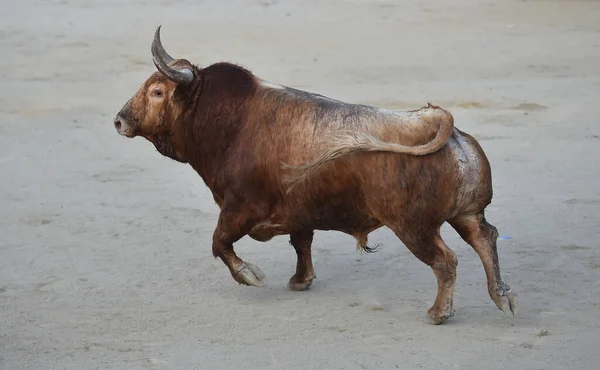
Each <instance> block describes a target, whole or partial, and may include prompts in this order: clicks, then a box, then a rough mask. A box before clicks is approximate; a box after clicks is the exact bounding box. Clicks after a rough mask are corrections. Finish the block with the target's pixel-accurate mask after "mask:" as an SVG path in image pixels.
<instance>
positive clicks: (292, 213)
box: [118, 60, 513, 324]
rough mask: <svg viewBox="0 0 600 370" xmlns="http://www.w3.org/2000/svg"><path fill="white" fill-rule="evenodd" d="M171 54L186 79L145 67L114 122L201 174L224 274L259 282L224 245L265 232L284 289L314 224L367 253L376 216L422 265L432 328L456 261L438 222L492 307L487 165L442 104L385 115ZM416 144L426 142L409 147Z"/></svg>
mask: <svg viewBox="0 0 600 370" xmlns="http://www.w3.org/2000/svg"><path fill="white" fill-rule="evenodd" d="M176 63H177V64H179V65H180V66H185V67H187V68H190V69H192V70H193V72H194V76H195V79H194V81H193V82H192V83H191V84H189V85H177V84H175V83H173V82H171V81H169V80H168V79H167V78H166V77H165V76H163V75H161V74H160V73H159V72H155V73H154V74H153V75H152V76H151V77H150V78H149V79H148V80H147V81H146V82H145V83H144V85H143V86H142V87H141V88H140V90H139V91H138V93H137V94H136V95H135V96H134V97H133V98H132V99H131V100H130V101H129V102H128V103H127V104H126V105H125V106H124V107H123V109H122V110H121V112H120V113H119V116H118V120H120V121H119V123H123V124H124V125H126V126H127V129H129V128H131V134H130V135H127V136H131V137H132V136H137V135H139V136H143V137H145V138H146V139H148V140H149V141H151V142H152V143H153V144H154V145H155V146H156V148H157V150H158V151H159V152H160V153H161V154H163V155H165V156H167V157H170V158H172V159H175V160H177V161H179V162H183V163H189V164H190V166H191V167H192V168H193V169H194V170H195V171H196V172H197V173H198V174H199V175H200V176H201V177H202V179H203V180H204V182H205V183H206V185H207V186H208V187H209V188H210V190H211V192H212V194H213V196H214V199H215V201H216V203H217V204H218V205H219V207H220V208H221V214H220V216H219V220H218V225H217V228H216V230H215V233H214V236H213V254H214V256H215V257H220V258H221V259H222V260H223V262H224V263H225V264H226V265H227V266H228V267H229V269H230V271H231V274H232V276H233V277H234V279H235V280H236V281H238V282H240V283H243V284H255V282H256V281H257V280H256V279H258V280H261V279H260V278H259V275H260V274H259V273H256V271H257V270H258V271H259V269H257V268H256V266H253V265H250V264H247V263H246V262H244V261H242V260H241V259H240V258H239V257H238V256H237V255H236V254H235V252H234V250H233V244H234V243H235V242H236V241H237V240H239V239H240V238H242V237H243V236H245V235H249V236H250V237H252V238H254V239H255V240H257V241H267V240H270V239H271V238H272V237H274V236H276V235H284V234H285V235H287V234H289V235H290V238H291V244H292V245H293V246H294V248H295V250H296V252H297V255H298V263H297V268H296V273H295V274H294V275H293V276H292V278H291V279H290V284H289V286H290V288H291V289H294V290H303V289H306V288H307V287H308V286H310V284H311V283H312V280H313V279H314V278H315V274H314V270H313V266H312V259H311V251H310V247H311V242H312V235H313V231H314V230H338V231H341V232H344V233H347V234H350V235H353V236H354V237H355V238H356V239H357V245H358V246H359V247H360V248H362V249H363V250H365V251H372V249H371V248H369V247H368V246H367V235H368V234H369V233H370V232H372V231H374V230H376V229H378V228H380V227H382V226H387V227H389V228H390V229H391V230H392V231H394V232H395V233H396V235H397V236H398V237H399V238H400V239H401V240H402V242H403V243H404V244H405V245H406V246H407V247H408V248H409V249H410V250H411V252H412V253H414V254H415V256H417V257H418V258H419V259H420V260H421V261H423V262H424V263H426V264H427V265H429V266H431V267H432V268H433V270H434V273H435V275H436V277H437V279H438V296H437V299H436V302H435V304H434V305H433V307H432V308H431V309H430V310H429V317H430V320H431V322H433V323H436V324H437V323H440V322H443V321H444V320H445V319H447V318H448V317H450V316H452V295H453V289H454V281H455V278H456V265H457V260H456V256H455V254H454V253H453V252H452V251H451V250H450V249H449V248H448V247H447V246H446V245H445V243H444V242H443V240H442V239H441V237H440V233H439V229H440V226H441V225H442V224H443V223H444V222H447V221H448V222H450V223H451V224H452V225H453V226H454V227H456V228H457V230H459V232H460V233H461V235H462V236H463V238H464V239H465V240H467V241H468V242H469V243H470V244H471V245H473V246H474V248H475V249H476V250H477V251H478V253H479V254H480V256H482V261H483V263H484V266H485V267H486V273H488V286H489V291H490V295H491V297H492V298H493V299H494V301H495V302H496V303H497V304H498V307H500V308H501V309H503V307H501V304H502V303H503V302H502V301H501V299H500V298H499V297H501V296H509V295H510V294H513V293H512V292H510V289H509V288H508V286H506V285H505V284H504V283H503V282H502V280H501V278H500V273H499V266H498V258H497V253H496V248H495V238H496V236H497V233H496V234H494V233H492V232H489V230H490V227H492V226H491V225H489V224H487V223H486V222H485V220H484V218H483V212H484V208H485V207H486V206H487V205H488V204H489V203H490V201H491V198H492V183H491V170H490V166H489V163H488V161H487V159H486V157H485V155H484V153H483V151H482V150H481V147H480V146H479V145H478V144H477V142H476V141H475V139H473V138H472V137H471V136H469V135H467V134H465V133H463V132H462V131H460V130H458V129H456V128H453V120H452V116H451V115H450V114H449V113H448V112H447V111H445V110H443V109H441V108H439V107H435V106H432V105H428V106H427V107H424V108H421V109H420V110H416V111H411V112H386V111H382V110H379V109H377V108H374V107H368V106H362V105H352V104H346V103H343V102H339V101H336V100H333V99H328V98H325V97H322V96H320V95H316V94H311V93H307V92H303V91H299V90H295V89H291V88H286V87H283V88H281V89H278V88H272V87H268V86H266V85H264V84H262V83H261V81H260V80H259V79H258V78H257V77H255V76H254V75H253V74H252V73H250V72H249V71H247V70H246V69H244V68H241V67H239V66H235V65H232V64H228V63H217V64H214V65H211V66H209V67H206V68H204V69H201V68H198V67H195V66H192V65H191V64H190V63H189V62H188V61H185V60H178V61H177V62H176ZM156 86H159V87H161V88H162V89H163V90H165V91H164V92H165V94H164V95H163V97H164V98H163V99H162V100H161V99H155V98H154V97H153V96H152V95H151V94H152V91H151V90H152V89H153V88H155V87H156ZM123 130H125V129H123ZM432 142H434V143H435V145H434V144H428V143H432ZM460 143H462V144H460ZM450 144H452V145H450ZM377 145H380V146H377ZM427 145H429V146H428V147H427V150H428V151H427V152H424V151H421V152H414V153H412V154H410V153H411V149H410V148H411V147H412V148H423V147H425V146H427ZM461 145H462V146H461ZM394 148H396V149H397V148H401V149H398V150H396V152H394ZM406 148H409V149H406ZM457 148H458V149H457ZM402 150H403V152H401V153H398V151H402ZM332 153H333V154H332ZM469 153H474V154H473V155H474V156H473V155H471V157H469ZM467 162H468V163H467ZM282 163H285V164H288V165H289V166H288V167H287V168H286V169H285V170H284V169H282V168H281V164H282ZM461 163H462V164H461ZM464 163H467V164H464ZM465 168H466V170H465ZM290 179H291V181H292V183H293V185H294V186H293V187H291V188H290V186H289V183H288V182H287V181H289V180H290ZM486 225H487V226H486ZM249 273H250V275H248V274H249ZM248 276H250V277H248ZM255 278H256V279H255ZM255 285H256V284H255ZM499 302H500V303H499ZM511 303H512V300H511ZM510 308H511V310H512V306H511V307H510Z"/></svg>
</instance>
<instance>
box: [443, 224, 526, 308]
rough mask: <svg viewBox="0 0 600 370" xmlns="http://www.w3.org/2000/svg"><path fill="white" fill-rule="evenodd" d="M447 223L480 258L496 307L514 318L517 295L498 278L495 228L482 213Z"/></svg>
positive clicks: (498, 266) (496, 232)
mask: <svg viewBox="0 0 600 370" xmlns="http://www.w3.org/2000/svg"><path fill="white" fill-rule="evenodd" d="M449 223H450V225H452V227H453V228H454V229H455V230H456V231H457V232H458V234H459V235H460V236H461V237H462V238H463V239H464V240H465V241H466V242H467V243H469V244H470V245H471V247H473V249H475V251H476V252H477V254H478V255H479V258H481V262H483V268H484V269H485V274H486V276H487V284H488V291H489V293H490V297H491V298H492V300H493V301H494V302H495V303H496V306H498V308H499V309H500V310H502V311H503V312H504V313H505V314H506V315H507V316H509V317H514V316H515V315H516V314H517V295H516V294H515V293H514V292H512V291H511V290H510V287H509V286H508V285H506V284H505V283H504V282H503V281H502V277H501V276H500V264H499V263H498V251H497V247H496V240H497V239H498V230H497V229H496V227H494V226H493V225H491V224H489V223H488V222H487V221H486V219H485V216H484V214H483V212H481V213H478V214H476V215H469V216H460V217H457V218H455V219H453V220H451V221H449Z"/></svg>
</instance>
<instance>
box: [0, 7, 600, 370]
mask: <svg viewBox="0 0 600 370" xmlns="http://www.w3.org/2000/svg"><path fill="white" fill-rule="evenodd" d="M224 3H227V4H228V5H224ZM450 3H452V4H450ZM599 19H600V2H596V1H512V0H508V1H473V0H460V1H453V2H446V1H403V2H394V1H383V0H378V1H335V2H334V1H303V2H299V1H291V0H287V1H283V0H282V1H277V0H273V1H267V0H262V1H259V0H255V1H250V0H248V1H228V2H222V3H221V2H220V1H191V0H181V1H176V0H170V1H167V0H163V1H148V0H133V1H128V2H126V1H115V0H103V1H99V0H88V1H83V0H79V1H74V0H73V1H71V0H69V1H42V0H38V1H32V0H19V1H11V2H8V1H5V2H2V5H0V25H1V27H0V43H1V44H0V45H1V48H0V49H1V55H2V57H1V58H0V74H1V76H0V87H1V88H0V110H1V112H0V148H1V149H0V150H1V151H0V174H1V177H0V196H1V214H2V217H1V218H0V368H1V369H2V370H17V369H78V370H81V369H241V368H244V369H398V368H399V369H414V368H429V369H442V368H443V369H598V366H600V365H598V364H599V363H600V351H598V345H599V344H598V343H599V342H600V326H599V323H598V318H599V317H600V316H599V310H600V298H599V297H600V296H599V294H600V284H599V282H598V281H599V277H600V251H599V248H600V246H599V244H598V240H599V229H598V225H599V224H600V208H599V207H600V186H599V180H600V174H599V172H598V166H597V165H594V158H600V146H599V144H600V126H599V123H598V111H597V110H596V108H597V107H598V103H599V102H600V22H599V21H598V20H599ZM158 24H162V25H163V42H164V44H165V45H166V47H167V49H168V50H169V52H170V53H171V54H172V55H174V56H176V57H187V58H189V59H190V60H192V61H194V62H195V63H198V64H200V65H207V64H210V63H213V62H216V61H220V60H226V61H235V62H238V63H240V64H242V65H244V66H246V67H248V68H250V69H252V70H253V71H254V72H255V73H256V74H257V75H259V76H260V77H262V78H265V79H267V80H269V81H272V82H277V83H282V84H286V85H290V86H294V87H297V88H302V89H308V90H311V91H316V92H319V93H322V94H325V95H329V96H332V97H335V98H338V99H342V100H348V101H351V102H360V103H370V104H376V105H379V106H382V107H392V108H398V109H413V108H418V107H420V106H422V105H424V104H425V103H426V102H427V101H431V102H432V103H434V104H441V105H443V106H444V107H446V108H448V109H450V110H451V111H452V113H453V114H454V116H455V120H456V125H457V126H458V127H459V128H461V129H463V130H466V131H467V132H470V133H472V134H474V135H475V136H476V137H477V138H478V139H479V140H480V143H481V144H482V145H483V147H484V149H485V151H486V153H487V154H488V156H489V158H490V161H491V163H492V166H493V170H494V185H495V198H494V201H493V204H492V205H491V206H490V207H489V210H488V218H489V220H490V221H491V222H492V223H493V224H495V225H496V226H497V227H498V228H499V229H500V232H501V235H502V236H504V237H506V238H504V239H506V240H502V241H500V242H499V250H500V259H501V266H502V272H503V275H504V277H505V280H506V281H507V283H509V284H510V285H511V286H512V288H513V289H514V290H516V291H517V292H518V293H519V298H520V304H521V306H520V315H519V317H517V318H515V319H512V320H511V319H509V318H507V317H506V316H504V315H503V314H502V312H500V311H499V310H497V309H496V307H495V306H494V304H493V302H492V301H491V300H490V298H489V297H488V295H487V290H486V284H485V279H484V272H483V268H482V265H481V262H480V260H479V258H478V257H477V255H476V254H475V253H474V251H473V250H472V249H471V248H470V247H469V246H468V245H467V244H465V243H464V242H463V241H462V240H461V239H460V238H459V237H458V236H457V235H456V234H455V232H454V231H453V230H451V229H450V228H449V227H444V229H443V232H444V237H445V239H446V241H447V242H448V244H449V245H450V246H451V247H452V248H453V249H454V250H455V251H456V253H457V254H458V256H459V267H458V280H457V287H456V295H455V308H456V316H455V317H454V318H452V319H451V320H450V321H449V322H448V323H447V324H446V325H442V326H437V327H436V326H430V325H428V324H426V323H425V322H424V320H423V318H424V315H425V312H426V310H427V308H428V307H429V306H430V305H431V304H432V302H433V300H434V298H435V294H436V282H435V279H434V275H433V273H432V272H431V270H430V269H429V268H428V267H426V266H425V265H424V264H422V263H421V262H419V261H418V260H417V259H416V258H415V257H414V256H412V255H411V254H410V253H409V251H408V250H407V249H406V248H405V247H404V246H403V245H402V244H401V243H400V242H399V241H398V240H397V239H396V238H395V237H394V236H393V235H392V234H391V232H390V231H389V230H387V229H381V230H379V231H377V232H375V233H373V234H372V235H371V239H372V241H373V243H381V244H382V246H383V248H382V250H381V251H380V252H379V253H376V254H372V255H361V254H360V253H358V252H357V251H356V250H355V244H354V240H353V239H352V238H351V237H348V236H345V235H343V234H341V233H336V232H319V233H317V237H316V240H315V243H314V260H315V261H314V262H315V268H316V272H317V275H318V280H316V281H315V283H314V284H313V287H312V289H311V290H310V291H307V292H303V293H295V292H290V291H286V290H285V289H284V286H285V284H286V283H287V280H288V278H289V277H290V276H291V275H292V273H293V270H294V267H295V254H294V251H293V249H292V248H291V247H290V246H289V245H288V244H287V241H288V239H287V237H278V238H275V239H274V240H272V241H270V242H268V243H263V244H261V243H257V242H254V241H252V240H249V239H248V238H245V239H243V240H242V241H241V242H240V243H238V245H237V247H236V250H237V251H238V253H239V254H240V256H242V257H243V258H244V259H246V260H248V261H250V262H252V263H255V264H257V265H258V266H260V267H261V268H262V269H263V270H264V271H265V273H266V274H267V278H268V285H267V286H266V287H265V288H249V287H244V286H239V285H237V284H236V283H235V282H234V281H233V280H232V278H231V276H230V275H229V272H228V271H227V269H226V268H225V266H224V265H223V264H222V263H221V262H220V261H219V260H215V259H213V258H212V256H211V247H210V243H211V235H212V231H213V228H214V227H215V225H216V219H217V214H218V209H217V207H216V206H215V204H214V203H213V201H212V197H211V195H210V193H209V191H208V189H207V188H206V187H205V185H204V184H203V183H202V181H201V179H200V178H199V177H198V176H197V175H196V174H195V173H194V172H193V171H192V170H191V169H190V168H189V167H186V166H183V165H180V164H177V163H175V162H173V161H171V160H169V159H166V158H163V157H161V156H160V155H159V154H158V153H157V152H156V150H154V148H153V147H152V146H151V144H150V143H148V142H145V141H144V140H143V139H135V140H128V139H125V138H122V137H119V136H118V135H117V133H116V132H115V129H114V127H113V124H112V118H113V116H114V115H115V114H116V112H117V111H118V110H119V109H120V108H121V106H122V105H123V104H124V103H125V101H126V100H127V99H129V97H130V96H131V95H133V93H134V92H135V91H136V90H137V88H138V87H139V85H140V84H141V83H142V82H143V80H144V79H145V78H146V77H147V76H148V75H149V74H150V73H151V72H152V71H153V66H152V64H151V58H150V43H151V39H152V35H153V32H154V30H155V27H156V26H157V25H158ZM508 237H510V238H508Z"/></svg>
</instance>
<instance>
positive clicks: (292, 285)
mask: <svg viewBox="0 0 600 370" xmlns="http://www.w3.org/2000/svg"><path fill="white" fill-rule="evenodd" d="M315 278H316V276H313V277H311V278H308V279H306V280H304V281H297V280H296V276H295V275H294V276H292V277H291V278H290V281H289V282H288V285H287V288H288V289H289V290H293V291H295V292H302V291H304V290H306V289H308V288H310V286H311V285H312V282H313V280H314V279H315Z"/></svg>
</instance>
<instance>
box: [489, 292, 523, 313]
mask: <svg viewBox="0 0 600 370" xmlns="http://www.w3.org/2000/svg"><path fill="white" fill-rule="evenodd" d="M492 298H493V300H494V303H496V306H498V308H499V309H500V311H502V312H504V314H505V315H506V316H508V317H510V318H511V319H512V318H514V317H515V316H517V313H518V307H517V294H516V293H514V292H511V291H510V290H504V289H499V290H498V291H496V293H495V295H494V296H493V297H492Z"/></svg>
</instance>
